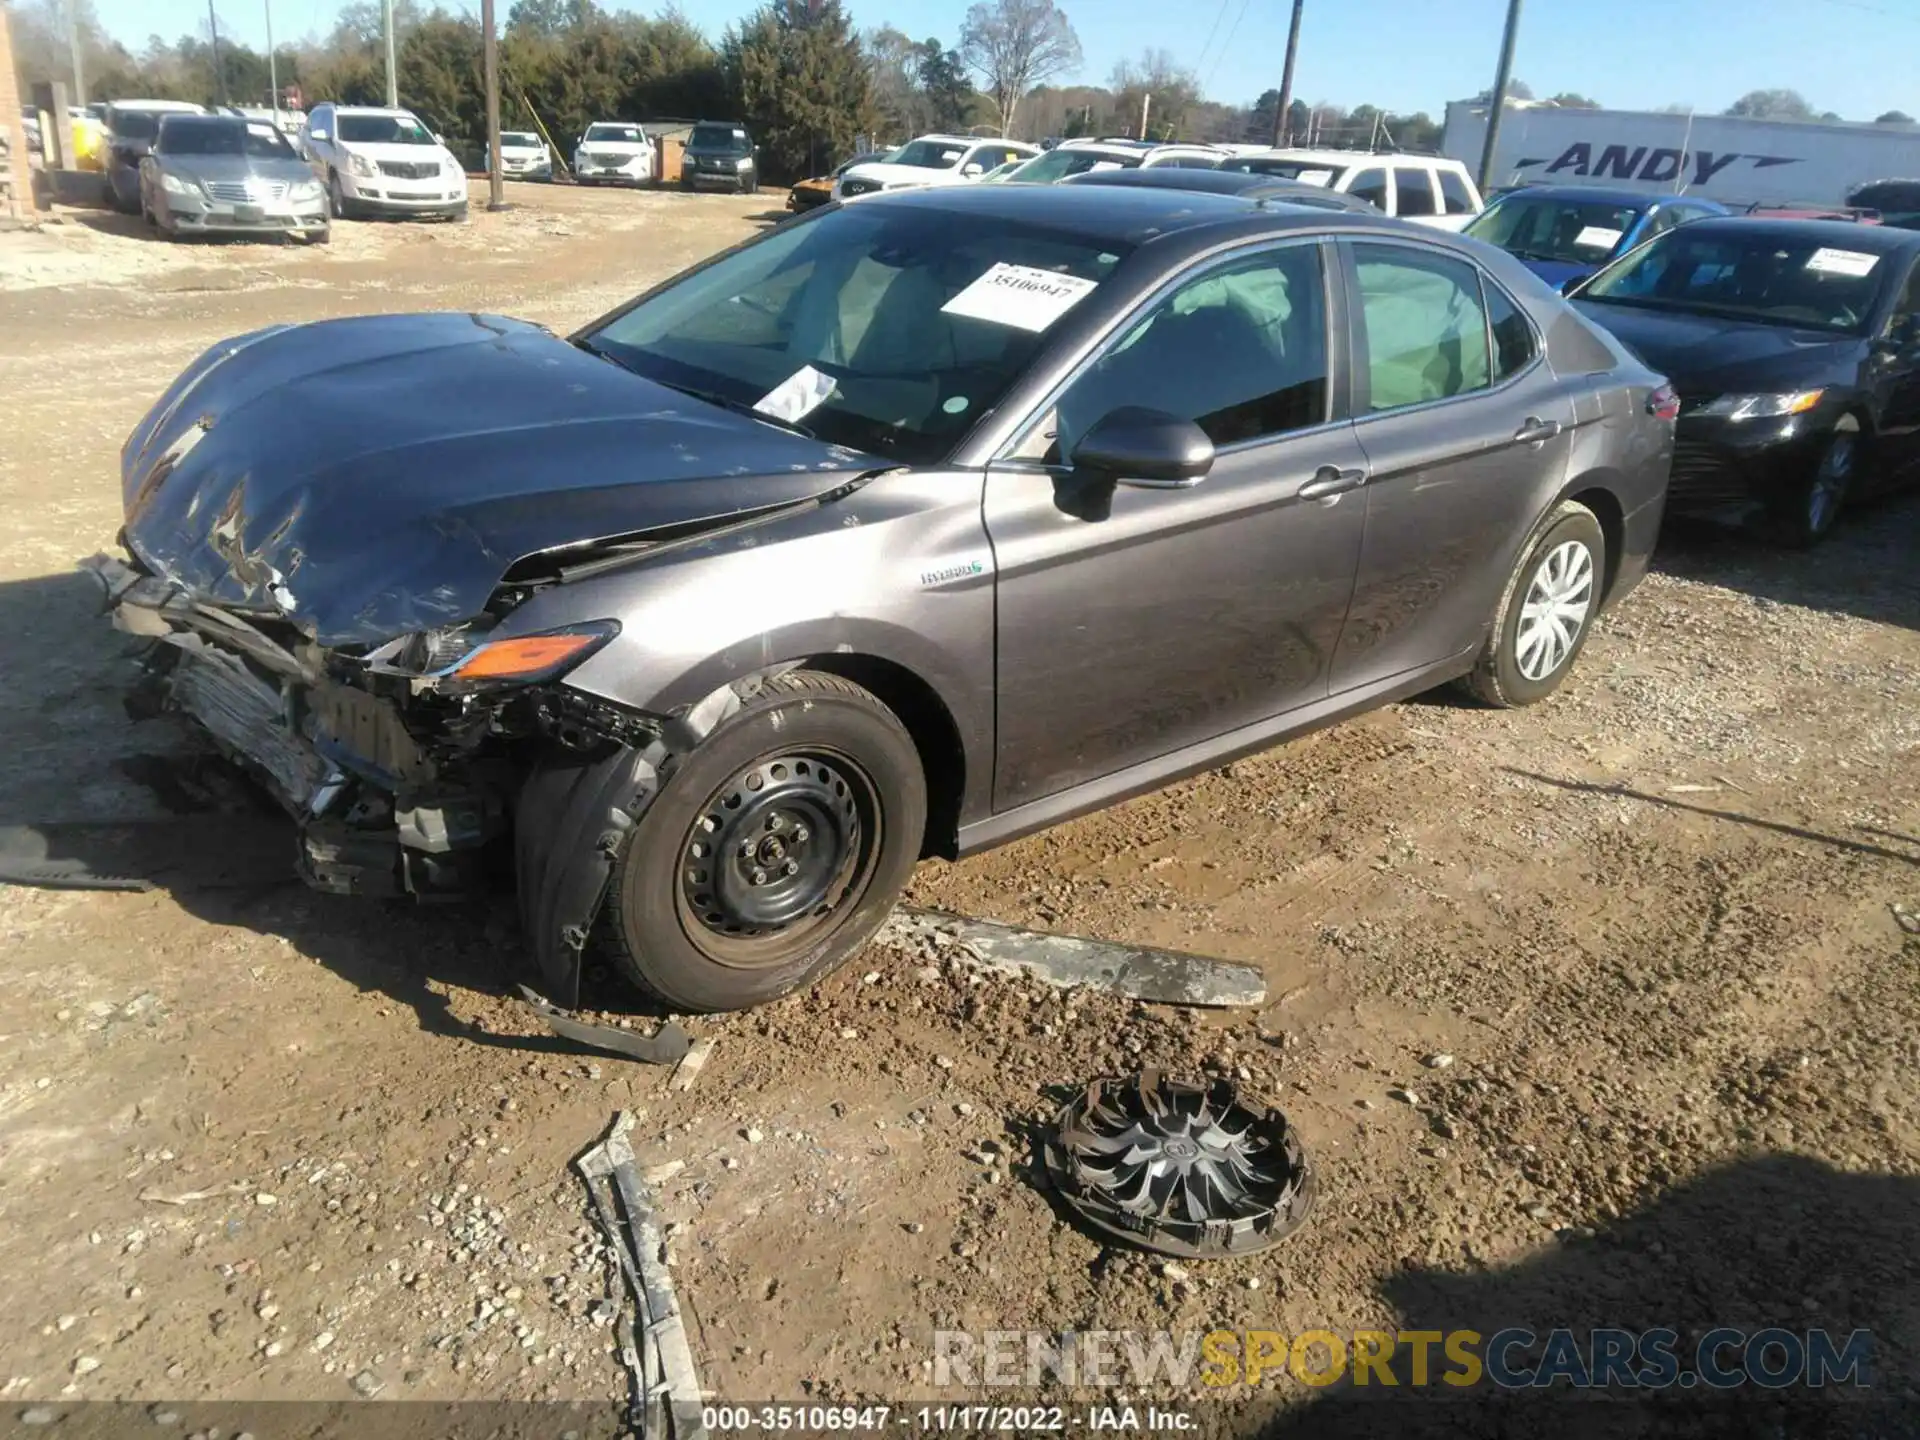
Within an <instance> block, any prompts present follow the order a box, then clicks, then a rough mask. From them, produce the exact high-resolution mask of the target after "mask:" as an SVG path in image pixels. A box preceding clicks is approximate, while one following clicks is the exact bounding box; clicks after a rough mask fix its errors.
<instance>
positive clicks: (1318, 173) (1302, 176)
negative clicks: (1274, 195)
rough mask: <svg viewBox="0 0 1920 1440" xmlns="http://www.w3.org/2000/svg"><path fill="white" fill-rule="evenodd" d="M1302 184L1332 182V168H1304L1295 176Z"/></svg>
mask: <svg viewBox="0 0 1920 1440" xmlns="http://www.w3.org/2000/svg"><path fill="white" fill-rule="evenodd" d="M1294 178H1295V179H1296V180H1298V181H1299V182H1300V183H1301V184H1302V185H1326V184H1329V183H1331V182H1332V180H1333V172H1332V171H1331V170H1302V171H1301V172H1300V173H1299V174H1298V175H1296V176H1295V177H1294Z"/></svg>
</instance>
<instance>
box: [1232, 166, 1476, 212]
mask: <svg viewBox="0 0 1920 1440" xmlns="http://www.w3.org/2000/svg"><path fill="white" fill-rule="evenodd" d="M1220 168H1221V169H1222V170H1248V171H1251V172H1253V173H1254V174H1256V175H1272V176H1274V177H1275V178H1276V179H1281V180H1299V181H1303V182H1305V183H1306V184H1308V185H1324V186H1326V187H1327V188H1328V189H1329V190H1338V191H1340V192H1341V193H1342V194H1346V195H1357V196H1359V197H1360V198H1361V199H1362V200H1367V201H1371V202H1372V203H1373V204H1374V205H1377V206H1378V207H1379V208H1380V209H1382V210H1384V211H1385V212H1386V213H1387V214H1389V215H1397V216H1399V217H1400V218H1401V219H1402V220H1411V221H1413V222H1415V223H1416V224H1419V225H1431V226H1433V227H1434V228H1436V229H1439V230H1458V229H1460V228H1461V227H1462V226H1464V225H1465V224H1466V223H1467V222H1468V221H1469V220H1471V219H1472V218H1473V217H1474V216H1475V215H1478V214H1479V213H1480V208H1481V205H1480V191H1479V189H1478V187H1476V186H1475V185H1474V183H1473V177H1472V176H1471V175H1469V174H1468V173H1467V167H1466V166H1465V165H1463V164H1461V163H1460V162H1459V161H1458V160H1448V159H1445V158H1444V157H1442V156H1438V155H1401V154H1387V155H1380V154H1373V153H1371V152H1369V151H1365V150H1267V151H1263V152H1261V153H1260V154H1258V155H1236V156H1234V157H1233V158H1232V159H1230V160H1227V161H1226V162H1225V163H1224V164H1222V165H1221V166H1220Z"/></svg>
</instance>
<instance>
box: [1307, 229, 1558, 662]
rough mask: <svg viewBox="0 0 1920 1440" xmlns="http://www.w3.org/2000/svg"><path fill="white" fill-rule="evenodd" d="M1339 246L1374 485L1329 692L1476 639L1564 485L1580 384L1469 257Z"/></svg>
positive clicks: (1361, 429)
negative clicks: (1566, 376)
mask: <svg viewBox="0 0 1920 1440" xmlns="http://www.w3.org/2000/svg"><path fill="white" fill-rule="evenodd" d="M1344 248H1346V249H1347V251H1348V270H1349V273H1350V277H1351V278H1350V287H1351V289H1350V295H1351V302H1350V303H1351V308H1352V312H1353V316H1354V322H1353V327H1352V328H1353V333H1354V375H1353V391H1354V395H1353V412H1354V433H1355V435H1356V436H1357V437H1358V439H1359V442H1360V446H1361V448H1362V450H1363V451H1364V452H1365V453H1366V457H1367V467H1368V470H1369V472H1370V479H1369V481H1368V483H1367V488H1366V492H1365V493H1366V502H1367V503H1366V511H1367V523H1366V543H1365V545H1364V547H1363V549H1362V552H1361V557H1360V566H1359V573H1358V577H1357V578H1356V580H1355V583H1354V593H1353V605H1352V608H1351V610H1350V611H1349V612H1348V615H1347V622H1346V627H1345V632H1344V633H1343V634H1342V635H1341V637H1340V646H1339V653H1338V655H1337V656H1336V658H1335V660H1334V665H1333V690H1334V692H1335V693H1338V692H1340V691H1342V690H1347V689H1351V688H1355V687H1358V686H1364V685H1371V684H1374V683H1376V682H1379V681H1384V680H1387V679H1389V678H1390V677H1392V676H1395V675H1403V674H1406V673H1408V672H1411V671H1414V670H1418V669H1420V668H1422V667H1424V666H1428V665H1435V664H1438V663H1440V662H1441V661H1444V660H1447V659H1449V658H1450V657H1452V656H1455V655H1458V654H1460V653H1461V652H1462V651H1464V650H1466V649H1467V648H1469V647H1471V646H1472V645H1474V644H1475V643H1477V641H1478V639H1479V637H1480V635H1481V634H1482V633H1483V632H1484V630H1485V627H1486V625H1487V623H1488V621H1489V619H1490V617H1491V616H1492V615H1493V612H1494V609H1495V607H1496V606H1497V605H1498V603H1499V600H1500V593H1501V589H1502V587H1503V586H1504V585H1505V584H1506V582H1507V579H1508V576H1509V575H1510V573H1511V571H1512V569H1513V566H1514V565H1515V564H1517V563H1518V551H1519V548H1520V546H1521V544H1522V543H1524V541H1525V540H1526V538H1527V536H1528V534H1529V533H1530V532H1531V530H1532V527H1533V525H1534V523H1535V522H1536V521H1537V520H1538V518H1539V517H1540V516H1541V515H1543V514H1545V513H1546V510H1547V507H1548V504H1549V502H1550V501H1551V500H1552V498H1553V496H1554V495H1555V494H1556V493H1557V492H1558V491H1559V489H1560V488H1561V486H1562V485H1563V484H1564V483H1565V476H1566V471H1567V462H1568V457H1569V455H1570V454H1571V447H1572V437H1571V431H1572V428H1573V423H1574V418H1575V415H1574V402H1573V394H1574V388H1573V387H1574V385H1575V384H1577V383H1578V382H1577V381H1574V382H1568V381H1562V380H1560V379H1558V378H1556V377H1555V376H1554V374H1553V372H1552V370H1550V369H1549V368H1548V367H1547V365H1546V364H1545V363H1544V362H1543V361H1542V359H1541V354H1542V350H1543V348H1544V346H1543V343H1542V341H1541V338H1540V336H1539V335H1538V333H1537V332H1536V331H1535V330H1534V328H1533V324H1532V322H1531V321H1530V320H1528V318H1527V317H1526V315H1525V313H1524V312H1522V311H1521V309H1520V308H1519V306H1517V305H1516V304H1515V303H1514V302H1513V301H1512V299H1510V298H1509V297H1508V296H1507V294H1506V293H1505V292H1504V291H1503V290H1501V289H1500V288H1499V286H1498V285H1496V284H1495V283H1494V282H1493V280H1492V279H1491V278H1490V277H1487V276H1485V275H1483V274H1482V272H1481V271H1480V270H1479V268H1478V267H1476V266H1474V265H1472V264H1470V263H1469V262H1467V261H1466V260H1463V259H1461V258H1459V257H1458V256H1456V255H1454V254H1451V253H1445V252H1442V251H1440V250H1438V249H1435V248H1432V247H1427V246H1421V245H1417V244H1410V243H1402V242H1391V243H1390V242H1378V243H1376V242H1373V241H1367V242H1363V243H1350V244H1348V245H1346V246H1345V247H1344Z"/></svg>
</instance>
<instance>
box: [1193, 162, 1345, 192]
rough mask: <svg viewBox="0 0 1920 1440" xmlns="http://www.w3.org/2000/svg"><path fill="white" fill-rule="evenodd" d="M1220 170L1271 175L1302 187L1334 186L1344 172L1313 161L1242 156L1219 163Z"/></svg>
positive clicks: (1341, 169)
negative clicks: (1297, 182) (1298, 182)
mask: <svg viewBox="0 0 1920 1440" xmlns="http://www.w3.org/2000/svg"><path fill="white" fill-rule="evenodd" d="M1220 169H1222V170H1245V171H1246V172H1247V173H1248V174H1250V175H1271V176H1273V177H1274V178H1275V179H1276V180H1298V181H1300V182H1301V183H1302V184H1303V185H1325V186H1334V185H1338V184H1339V183H1340V177H1341V176H1342V175H1344V174H1346V173H1347V172H1346V170H1345V169H1343V168H1342V167H1340V166H1337V165H1327V164H1325V163H1323V162H1320V161H1315V160H1269V159H1264V158H1262V157H1261V156H1259V155H1248V156H1243V157H1241V158H1239V159H1237V160H1223V161H1221V162H1220Z"/></svg>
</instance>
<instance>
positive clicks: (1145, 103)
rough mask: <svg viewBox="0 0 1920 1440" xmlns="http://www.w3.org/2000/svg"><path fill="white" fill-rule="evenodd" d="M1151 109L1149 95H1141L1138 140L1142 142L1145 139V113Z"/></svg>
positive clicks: (1151, 102)
mask: <svg viewBox="0 0 1920 1440" xmlns="http://www.w3.org/2000/svg"><path fill="white" fill-rule="evenodd" d="M1152 108H1153V96H1152V95H1151V94H1147V95H1142V96H1141V97H1140V138H1141V139H1142V140H1144V139H1146V138H1147V113H1148V112H1149V111H1150V110H1151V109H1152Z"/></svg>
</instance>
